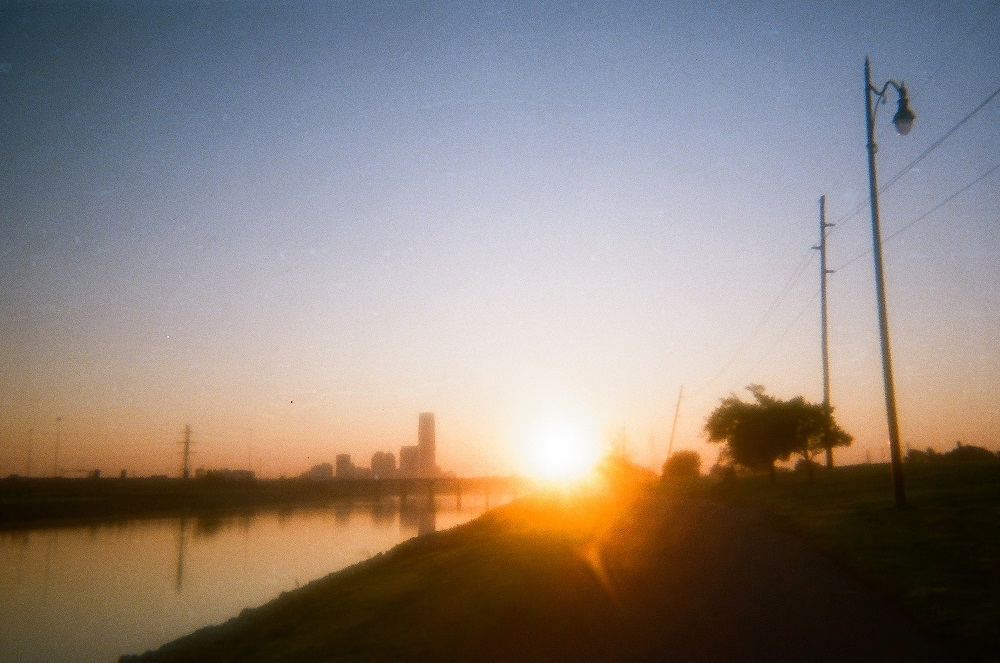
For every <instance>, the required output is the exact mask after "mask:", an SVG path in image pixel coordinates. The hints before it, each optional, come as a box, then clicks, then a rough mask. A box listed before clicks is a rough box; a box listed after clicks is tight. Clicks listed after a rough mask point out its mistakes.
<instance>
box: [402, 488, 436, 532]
mask: <svg viewBox="0 0 1000 663" xmlns="http://www.w3.org/2000/svg"><path fill="white" fill-rule="evenodd" d="M399 526H400V528H401V529H404V530H405V529H416V530H417V536H423V535H424V534H430V533H431V532H433V531H435V530H436V529H437V505H436V503H435V501H434V498H433V497H423V496H420V497H411V498H409V499H404V500H401V501H400V503H399Z"/></svg>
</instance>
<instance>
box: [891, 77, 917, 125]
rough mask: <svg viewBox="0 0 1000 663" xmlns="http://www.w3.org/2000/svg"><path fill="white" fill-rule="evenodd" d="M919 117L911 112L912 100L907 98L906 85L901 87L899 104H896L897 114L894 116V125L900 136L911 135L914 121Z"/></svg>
mask: <svg viewBox="0 0 1000 663" xmlns="http://www.w3.org/2000/svg"><path fill="white" fill-rule="evenodd" d="M915 119H917V116H916V115H915V114H914V113H913V111H912V110H910V98H909V97H908V96H906V85H901V86H899V102H898V103H897V104H896V114H895V115H893V116H892V123H893V124H894V125H895V127H896V131H897V132H899V135H900V136H905V135H906V134H908V133H910V129H912V128H913V121H914V120H915Z"/></svg>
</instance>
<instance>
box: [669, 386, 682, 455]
mask: <svg viewBox="0 0 1000 663" xmlns="http://www.w3.org/2000/svg"><path fill="white" fill-rule="evenodd" d="M683 397H684V385H681V390H680V393H678V394H677V407H676V408H674V425H673V426H672V427H671V428H670V444H668V445H667V460H669V459H670V454H672V453H673V452H674V434H676V433H677V416H678V415H679V414H680V413H681V398H683Z"/></svg>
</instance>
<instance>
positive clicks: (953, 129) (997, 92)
mask: <svg viewBox="0 0 1000 663" xmlns="http://www.w3.org/2000/svg"><path fill="white" fill-rule="evenodd" d="M997 95H1000V88H997V89H996V90H994V91H993V92H992V93H991V94H990V95H988V96H987V97H986V98H985V99H984V100H983V101H982V102H980V104H979V105H978V106H976V107H975V108H974V109H972V110H971V111H970V112H969V113H968V114H967V115H966V116H965V117H963V118H962V119H961V120H959V121H958V122H957V123H956V124H955V125H954V126H952V127H951V128H950V129H948V131H946V132H945V133H944V135H942V136H941V137H940V138H938V139H937V140H936V141H934V142H933V143H931V145H930V147H928V148H927V149H926V150H924V151H923V152H921V153H920V155H919V156H917V158H915V159H914V160H913V161H911V162H910V163H908V164H907V165H906V166H904V167H903V168H902V170H900V171H899V172H897V173H896V174H895V175H893V176H892V177H891V178H890V179H889V180H888V181H887V182H886V183H885V184H883V185H882V186H880V187H879V190H878V192H879V193H880V194H881V193H884V192H885V191H887V190H888V189H889V188H890V187H891V186H892V185H894V184H895V183H896V182H898V181H899V180H901V179H902V178H903V176H904V175H906V174H907V173H908V172H910V171H911V170H913V167H914V166H916V165H917V164H918V163H920V162H921V161H923V160H924V159H925V158H927V156H928V155H929V154H930V153H931V152H933V151H934V150H936V149H937V148H939V147H941V144H942V143H944V142H945V141H946V140H948V139H949V138H951V136H952V134H954V133H955V132H956V131H958V130H959V129H960V128H961V127H962V125H964V124H965V123H966V122H968V121H969V120H971V119H972V118H973V117H974V116H975V115H976V114H978V113H979V111H981V110H983V108H985V107H986V105H987V104H989V103H990V102H991V101H993V99H995V98H996V97H997ZM868 204H869V203H868V201H867V200H866V201H864V202H862V203H860V204H859V205H857V206H856V207H854V208H853V209H851V210H850V211H849V212H847V213H846V214H844V215H843V216H841V217H840V218H839V219H837V221H836V223H835V225H837V228H834V229H832V230H831V232H830V234H831V235H832V234H834V233H835V232H837V231H838V230H839V229H840V228H841V227H843V224H844V223H846V222H847V221H849V220H851V219H852V218H853V217H854V216H856V215H857V214H858V212H860V211H861V210H863V209H864V208H865V207H866V206H867V205H868Z"/></svg>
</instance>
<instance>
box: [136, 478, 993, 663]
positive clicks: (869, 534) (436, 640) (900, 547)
mask: <svg viewBox="0 0 1000 663" xmlns="http://www.w3.org/2000/svg"><path fill="white" fill-rule="evenodd" d="M907 469H908V470H909V474H908V475H907V478H908V496H909V501H910V506H908V507H907V508H905V509H896V508H895V507H894V506H893V505H892V495H891V489H890V486H889V483H888V476H887V468H886V467H884V466H861V467H847V468H837V469H835V470H833V471H831V472H822V473H818V474H817V477H816V481H815V483H813V484H807V483H806V482H805V480H804V478H803V477H799V476H793V475H785V476H781V477H780V480H779V484H778V485H777V486H770V485H768V483H767V478H766V477H747V478H742V479H736V480H733V481H731V482H727V483H724V484H718V483H713V482H711V481H709V480H707V479H702V480H700V481H697V482H694V483H689V484H684V485H674V486H670V485H667V486H654V487H647V488H643V489H641V490H639V493H637V494H641V492H642V491H645V490H665V491H667V492H677V493H679V494H680V495H682V496H684V497H685V498H691V497H695V498H704V499H707V500H720V501H724V502H727V503H736V504H746V505H749V506H751V507H755V508H759V509H764V510H766V511H769V512H772V513H774V514H777V516H778V519H777V520H778V521H779V523H783V524H784V526H785V527H787V528H789V529H793V530H795V531H796V532H798V533H800V534H802V535H803V536H804V537H805V538H807V539H810V540H812V541H814V542H816V544H817V545H818V546H819V547H820V548H822V549H824V550H826V551H828V552H830V553H832V554H833V555H834V556H836V557H838V558H840V559H841V560H843V561H844V563H845V564H847V565H848V566H849V567H851V568H853V569H855V570H856V571H857V573H858V574H859V575H860V576H861V577H863V578H865V579H866V580H867V581H869V582H870V583H872V584H874V585H875V586H877V587H879V588H881V589H883V590H884V592H885V593H886V594H888V595H890V596H892V597H894V598H895V599H896V600H897V601H898V602H899V603H901V604H902V605H903V606H904V607H905V608H906V609H907V610H908V611H909V612H910V613H911V614H912V615H913V616H914V617H915V618H916V619H917V620H918V621H919V622H920V623H923V624H925V625H926V626H927V627H928V628H930V629H931V630H932V631H935V632H937V633H939V634H940V635H942V636H944V637H945V638H946V639H948V640H951V641H953V642H958V643H963V644H965V645H966V647H967V651H966V653H968V654H971V657H972V658H973V659H985V660H1000V636H998V634H997V632H996V630H995V625H996V623H997V617H998V616H1000V615H998V606H997V597H998V596H1000V591H998V590H1000V567H998V565H997V559H998V554H997V553H998V547H1000V536H998V535H1000V518H998V516H1000V464H997V465H992V466H990V465H979V466H975V465H973V466H969V465H944V464H942V465H928V466H924V467H917V466H913V467H912V468H909V467H908V468H907ZM631 503H632V501H631V499H630V497H629V496H628V495H625V496H624V498H623V495H622V494H621V493H620V492H619V493H617V494H615V495H614V497H613V498H612V499H608V497H607V496H606V495H605V496H603V497H602V496H600V495H588V496H581V495H575V496H566V495H561V496H560V495H550V496H535V497H533V498H530V499H524V500H519V501H518V502H515V503H513V504H511V505H508V506H507V507H503V508H501V509H498V510H496V511H494V512H491V513H489V514H487V515H486V516H484V517H482V518H480V519H478V520H476V521H473V522H472V523H469V524H467V525H465V526H462V527H459V528H455V529H453V530H450V531H446V532H439V533H437V534H435V535H432V536H430V537H426V538H421V539H414V540H411V541H410V542H408V543H406V544H403V545H401V546H399V547H397V548H395V549H394V550H392V551H390V552H389V553H386V554H385V555H381V556H379V557H377V558H375V559H372V560H369V561H367V562H364V563H362V564H359V565H357V566H355V567H352V568H350V569H347V570H345V571H342V572H340V573H336V574H332V575H330V576H327V577H326V578H322V579H320V580H317V581H315V582H313V583H310V584H309V585H307V586H306V587H303V588H302V589H300V590H296V591H295V592H290V593H288V594H286V595H283V596H282V597H280V598H279V599H277V600H275V601H272V602H271V603H268V604H266V605H264V606H262V607H260V608H256V609H253V610H247V611H244V613H243V614H242V615H241V616H240V617H239V618H237V619H234V620H232V621H231V622H229V623H227V624H224V625H222V626H219V627H212V628H209V629H204V630H203V631H199V632H198V633H195V634H192V635H191V636H187V637H186V638H182V639H180V640H178V641H175V642H173V643H169V644H167V645H165V646H164V647H163V648H161V649H160V650H158V651H157V652H154V653H151V654H149V655H148V656H147V657H144V658H143V660H149V661H179V660H206V661H207V660H212V661H227V660H231V661H238V660H255V661H271V660H273V661H284V660H347V661H352V660H357V661H367V660H467V661H473V660H576V661H580V660H604V661H607V660H632V659H630V658H629V656H628V653H629V652H628V649H627V648H628V647H629V646H631V645H634V644H635V638H634V637H632V636H636V635H638V634H637V633H636V632H635V631H634V628H633V632H632V634H631V636H630V634H629V628H630V627H634V624H629V623H622V621H621V611H620V610H618V609H617V608H618V607H619V606H616V605H615V604H614V601H613V600H612V601H609V592H608V591H606V589H605V588H604V587H602V580H601V577H600V576H601V568H600V564H599V563H598V564H597V565H595V564H594V558H593V557H592V556H591V555H589V554H588V551H593V550H596V549H597V547H594V545H593V544H594V542H597V543H599V544H600V543H601V542H602V541H603V542H604V544H602V545H606V544H607V543H609V542H611V545H614V543H613V542H615V541H618V540H619V538H620V536H621V534H622V533H623V532H624V533H625V534H626V536H625V538H626V539H627V538H628V528H632V529H633V531H634V528H635V526H636V524H637V523H638V521H636V519H635V518H634V517H633V516H634V513H632V512H631V511H630V509H631ZM630 514H631V515H630ZM774 520H775V519H774V518H770V517H768V518H764V519H762V520H761V522H773V521H774ZM623 522H624V523H625V527H626V529H625V530H622V529H621V527H622V523H623ZM709 527H711V525H709ZM616 528H617V529H616ZM623 559H627V555H626V558H623ZM613 571H614V569H612V572H613ZM605 584H606V583H605ZM612 584H613V583H612ZM830 627H831V629H834V630H835V629H836V628H837V626H836V624H830ZM486 651H488V652H489V656H485V655H484V652H486ZM956 653H957V652H956ZM963 658H964V657H963V656H961V655H959V656H958V659H959V660H962V659H963Z"/></svg>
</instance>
